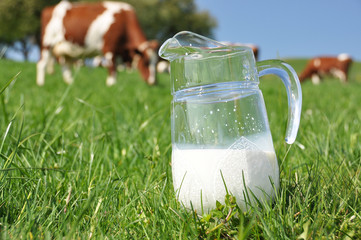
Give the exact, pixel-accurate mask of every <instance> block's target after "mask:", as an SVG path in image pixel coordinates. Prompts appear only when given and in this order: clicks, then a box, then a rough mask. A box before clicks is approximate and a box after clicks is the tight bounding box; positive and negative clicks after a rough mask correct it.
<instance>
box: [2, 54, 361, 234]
mask: <svg viewBox="0 0 361 240" xmlns="http://www.w3.org/2000/svg"><path fill="white" fill-rule="evenodd" d="M286 61H287V62H288V63H290V64H291V65H292V66H293V67H294V68H295V69H296V71H297V72H300V71H301V70H302V68H303V66H304V65H305V63H306V60H305V59H298V60H292V59H290V60H286ZM19 72H20V73H19ZM18 73H19V74H18ZM17 74H18V75H17ZM16 75H17V76H16ZM14 76H16V77H15V80H14V81H12V82H11V83H10V85H9V86H8V87H6V89H5V90H4V91H3V92H2V93H1V96H0V99H1V102H0V238H1V239H90V238H91V239H361V107H360V106H361V105H360V103H361V94H360V92H361V64H360V63H354V64H353V66H352V69H351V73H350V82H349V83H347V84H342V83H340V82H339V81H338V80H336V79H333V78H328V79H326V80H325V81H324V82H322V83H321V84H319V85H313V84H312V83H311V82H310V81H308V82H305V83H304V84H302V90H303V109H302V116H301V126H300V130H299V135H298V137H297V140H296V142H295V144H293V145H287V144H286V143H285V141H284V134H285V128H286V122H287V97H286V92H285V88H284V87H283V85H282V82H281V80H278V79H275V78H273V77H265V78H263V79H261V83H260V88H261V89H262V91H263V94H264V98H265V102H266V107H267V111H268V118H269V121H270V125H271V131H272V136H273V140H274V146H275V150H276V154H277V157H278V163H279V166H280V190H279V191H278V192H277V195H276V197H275V201H274V202H273V203H269V204H265V205H261V206H253V207H251V208H250V209H249V210H248V211H247V212H243V211H242V210H240V209H239V208H237V206H236V205H235V204H234V201H233V199H232V198H231V197H228V199H227V201H226V204H225V205H219V206H218V207H217V209H215V210H214V211H212V212H211V213H210V214H208V215H204V216H199V215H197V214H194V213H191V212H188V211H186V210H185V209H183V208H182V206H181V205H180V204H179V203H178V202H177V200H176V197H175V193H174V190H173V185H172V174H171V165H170V160H171V159H170V157H171V132H170V103H171V94H170V80H169V75H167V74H160V75H159V82H158V85H156V86H152V87H149V86H147V85H146V84H145V83H144V82H143V81H142V80H141V78H140V75H139V74H138V73H137V72H131V73H129V72H121V73H119V75H118V82H117V84H116V85H115V86H112V87H106V86H105V77H106V70H105V69H101V68H85V67H82V68H80V69H78V70H76V72H75V83H74V84H72V85H70V86H68V85H66V84H65V83H64V82H63V81H62V79H61V73H60V70H59V68H57V69H56V73H55V74H54V75H48V76H47V79H46V82H45V85H44V86H43V87H38V86H37V85H36V84H35V63H23V62H21V63H19V62H12V61H9V60H4V59H3V60H0V90H1V89H3V88H4V87H5V86H6V84H7V82H9V80H11V79H12V78H13V77H14Z"/></svg>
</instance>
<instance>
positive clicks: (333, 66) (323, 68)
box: [299, 54, 352, 84]
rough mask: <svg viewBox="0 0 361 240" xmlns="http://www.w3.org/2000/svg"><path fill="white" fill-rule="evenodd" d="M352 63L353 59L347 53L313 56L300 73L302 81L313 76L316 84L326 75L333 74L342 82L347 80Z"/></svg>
mask: <svg viewBox="0 0 361 240" xmlns="http://www.w3.org/2000/svg"><path fill="white" fill-rule="evenodd" d="M351 63H352V59H351V57H350V56H349V55H347V54H340V55H339V56H337V57H316V58H312V59H311V60H310V61H309V62H308V63H307V65H306V67H305V69H304V70H303V72H302V73H301V74H300V76H299V79H300V82H303V81H305V80H306V79H308V78H311V79H312V82H313V83H314V84H318V83H319V82H320V79H321V78H322V77H323V76H325V75H332V76H334V77H336V78H339V79H340V80H341V81H342V82H347V80H348V71H349V68H350V66H351Z"/></svg>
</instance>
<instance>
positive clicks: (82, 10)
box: [36, 1, 352, 86]
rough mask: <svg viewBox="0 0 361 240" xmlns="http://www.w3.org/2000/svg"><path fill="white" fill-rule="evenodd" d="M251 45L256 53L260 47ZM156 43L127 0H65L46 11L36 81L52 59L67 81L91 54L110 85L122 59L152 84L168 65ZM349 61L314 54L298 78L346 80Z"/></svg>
mask: <svg viewBox="0 0 361 240" xmlns="http://www.w3.org/2000/svg"><path fill="white" fill-rule="evenodd" d="M227 44H231V43H227ZM250 47H251V48H252V50H253V52H254V54H255V57H256V58H257V55H258V47H257V46H255V45H250ZM158 48H159V44H158V42H157V41H155V40H153V41H149V40H147V39H146V37H145V34H144V32H143V30H142V29H141V27H140V24H139V22H138V20H137V16H136V13H135V10H134V8H133V7H132V6H131V5H129V4H127V3H122V2H110V1H109V2H98V3H71V2H68V1H61V2H59V3H58V4H57V5H55V6H51V7H47V8H45V9H44V10H43V11H42V16H41V53H40V60H39V61H38V63H37V76H36V82H37V84H38V85H44V83H45V72H46V70H47V72H48V73H51V72H52V71H53V68H52V66H53V64H54V62H58V63H59V64H60V65H61V66H62V74H63V79H64V81H65V82H67V83H69V84H70V83H72V82H73V77H72V73H71V69H72V66H73V64H74V63H75V62H76V61H78V60H79V59H83V58H89V57H93V58H94V59H95V61H97V65H102V66H104V67H106V68H107V69H108V76H107V79H106V84H107V85H108V86H111V85H113V84H115V83H116V74H117V62H119V60H120V59H121V62H122V63H123V64H125V65H126V66H127V67H129V68H134V69H135V68H136V69H138V71H139V72H140V74H141V76H142V77H143V79H144V80H145V82H146V83H148V84H149V85H153V84H155V83H156V73H157V70H158V71H164V70H167V69H168V66H167V64H166V63H165V62H162V61H161V62H158V56H157V50H158ZM351 63H352V59H351V57H350V56H349V55H347V54H340V55H339V56H335V57H317V58H313V59H311V60H310V61H309V62H308V63H307V65H306V67H305V69H304V70H303V71H302V73H301V74H300V76H299V78H300V81H301V82H303V81H305V80H307V79H312V82H313V83H315V84H317V83H319V82H320V79H321V78H322V77H323V76H324V75H333V76H335V77H337V78H339V79H340V80H341V81H342V82H346V81H347V80H348V71H349V68H350V65H351Z"/></svg>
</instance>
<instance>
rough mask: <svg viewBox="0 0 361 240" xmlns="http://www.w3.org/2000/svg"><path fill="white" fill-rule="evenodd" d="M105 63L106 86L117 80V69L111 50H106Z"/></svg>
mask: <svg viewBox="0 0 361 240" xmlns="http://www.w3.org/2000/svg"><path fill="white" fill-rule="evenodd" d="M104 57H105V63H106V66H107V67H108V77H107V82H106V84H107V86H112V85H114V84H115V83H116V82H117V69H116V66H115V65H116V63H115V56H114V54H113V53H111V52H107V53H106V54H105V55H104Z"/></svg>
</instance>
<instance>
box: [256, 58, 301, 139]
mask: <svg viewBox="0 0 361 240" xmlns="http://www.w3.org/2000/svg"><path fill="white" fill-rule="evenodd" d="M257 70H258V75H259V77H262V76H264V75H268V74H274V75H276V76H278V77H279V78H281V80H282V82H283V84H284V85H285V87H286V90H287V97H288V122H287V129H286V138H285V140H286V142H287V143H288V144H292V143H293V142H294V141H295V140H296V136H297V132H298V128H299V125H300V118H301V108H302V90H301V84H300V81H299V79H298V76H297V73H296V72H295V70H294V69H293V68H292V67H291V66H290V65H289V64H287V63H285V62H283V61H281V60H265V61H259V62H257Z"/></svg>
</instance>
